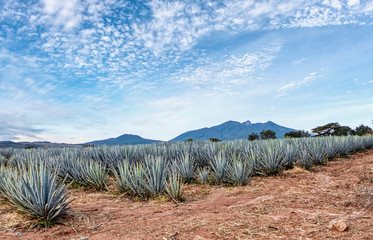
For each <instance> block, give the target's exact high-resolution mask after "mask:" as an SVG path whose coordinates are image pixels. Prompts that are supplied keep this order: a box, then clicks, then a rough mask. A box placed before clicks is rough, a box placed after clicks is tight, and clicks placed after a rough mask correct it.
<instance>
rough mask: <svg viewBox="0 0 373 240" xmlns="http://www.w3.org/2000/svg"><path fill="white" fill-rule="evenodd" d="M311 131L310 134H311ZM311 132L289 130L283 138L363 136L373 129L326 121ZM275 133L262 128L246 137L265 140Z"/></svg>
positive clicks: (251, 139) (274, 136)
mask: <svg viewBox="0 0 373 240" xmlns="http://www.w3.org/2000/svg"><path fill="white" fill-rule="evenodd" d="M311 133H312V134H311ZM311 133H309V132H308V131H304V130H299V131H291V132H287V133H285V138H305V137H311V136H314V137H321V136H349V135H351V136H352V135H356V136H364V135H370V134H373V129H372V128H370V127H369V126H365V125H363V124H361V125H360V126H358V127H356V128H355V129H352V128H350V127H348V126H341V125H340V124H339V123H337V122H334V123H328V124H325V125H323V126H317V127H315V128H313V129H312V130H311ZM275 138H276V133H275V132H274V131H272V130H263V131H261V132H260V133H259V134H257V133H254V132H253V133H251V134H250V135H249V137H248V139H249V140H250V141H254V140H259V139H262V140H266V139H275Z"/></svg>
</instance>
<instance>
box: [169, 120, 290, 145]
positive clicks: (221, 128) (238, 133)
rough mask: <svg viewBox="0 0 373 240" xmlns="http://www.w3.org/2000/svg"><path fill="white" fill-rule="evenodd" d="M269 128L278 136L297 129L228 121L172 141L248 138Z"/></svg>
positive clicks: (188, 133)
mask: <svg viewBox="0 0 373 240" xmlns="http://www.w3.org/2000/svg"><path fill="white" fill-rule="evenodd" d="M267 129H269V130H272V131H274V132H276V136H277V138H283V137H284V135H285V133H287V132H290V131H297V130H295V129H292V128H287V127H283V126H280V125H277V124H276V123H274V122H271V121H268V122H266V123H251V122H250V121H246V122H243V123H240V122H236V121H228V122H225V123H222V124H220V125H217V126H213V127H210V128H201V129H197V130H193V131H189V132H185V133H183V134H181V135H179V136H177V137H175V138H173V139H171V140H170V142H182V141H185V140H187V139H190V138H191V139H193V140H208V139H209V138H218V139H220V140H235V139H247V138H248V136H249V134H251V133H253V132H254V133H257V134H259V133H260V132H261V131H263V130H267Z"/></svg>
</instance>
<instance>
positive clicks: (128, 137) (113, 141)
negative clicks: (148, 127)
mask: <svg viewBox="0 0 373 240" xmlns="http://www.w3.org/2000/svg"><path fill="white" fill-rule="evenodd" d="M155 142H160V141H158V140H151V139H145V138H142V137H140V136H138V135H132V134H123V135H121V136H119V137H117V138H109V139H104V140H97V141H93V142H87V143H85V144H86V145H88V144H90V145H138V144H149V143H155Z"/></svg>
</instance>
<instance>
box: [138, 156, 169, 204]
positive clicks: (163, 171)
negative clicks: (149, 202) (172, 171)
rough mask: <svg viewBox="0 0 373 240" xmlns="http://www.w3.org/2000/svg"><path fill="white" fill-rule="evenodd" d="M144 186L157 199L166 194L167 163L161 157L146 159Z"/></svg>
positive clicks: (148, 157)
mask: <svg viewBox="0 0 373 240" xmlns="http://www.w3.org/2000/svg"><path fill="white" fill-rule="evenodd" d="M144 170H145V171H144V179H143V181H142V183H143V186H144V187H145V189H146V190H147V192H148V193H149V194H150V195H151V196H153V197H155V196H157V195H158V194H160V193H162V192H164V190H165V181H166V179H167V163H166V161H165V159H164V158H162V157H161V156H156V157H151V156H147V157H146V158H145V165H144Z"/></svg>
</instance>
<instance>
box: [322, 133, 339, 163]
mask: <svg viewBox="0 0 373 240" xmlns="http://www.w3.org/2000/svg"><path fill="white" fill-rule="evenodd" d="M322 146H323V151H324V153H325V155H326V157H327V158H328V159H329V160H332V159H334V158H335V157H337V155H338V149H337V146H336V144H335V141H333V139H330V138H328V139H325V141H323V144H322Z"/></svg>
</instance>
